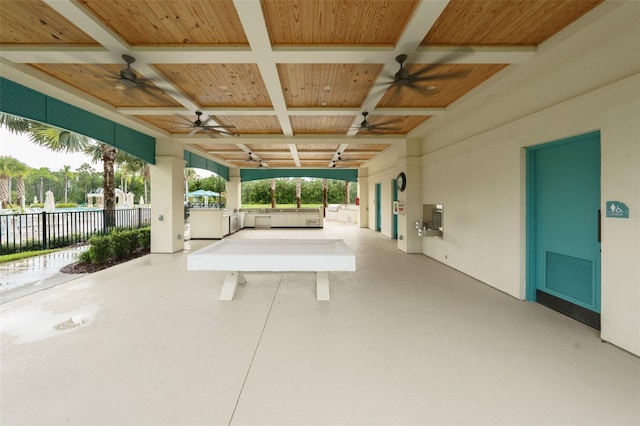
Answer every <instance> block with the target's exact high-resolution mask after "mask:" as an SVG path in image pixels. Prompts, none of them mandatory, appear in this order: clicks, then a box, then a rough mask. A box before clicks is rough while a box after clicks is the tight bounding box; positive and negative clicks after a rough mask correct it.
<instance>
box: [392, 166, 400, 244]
mask: <svg viewBox="0 0 640 426" xmlns="http://www.w3.org/2000/svg"><path fill="white" fill-rule="evenodd" d="M391 200H392V201H398V186H397V185H396V180H395V179H393V180H391ZM392 216H393V226H392V227H391V238H392V239H394V240H397V239H398V215H397V214H393V215H392Z"/></svg>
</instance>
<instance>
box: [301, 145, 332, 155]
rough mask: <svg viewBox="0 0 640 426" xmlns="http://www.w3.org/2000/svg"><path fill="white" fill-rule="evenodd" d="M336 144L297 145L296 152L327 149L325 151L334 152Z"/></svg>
mask: <svg viewBox="0 0 640 426" xmlns="http://www.w3.org/2000/svg"><path fill="white" fill-rule="evenodd" d="M338 146H339V145H338V144H330V143H327V144H305V145H297V146H296V147H297V150H298V152H300V153H302V152H305V151H327V152H335V151H336V149H338Z"/></svg>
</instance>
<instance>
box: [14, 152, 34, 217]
mask: <svg viewBox="0 0 640 426" xmlns="http://www.w3.org/2000/svg"><path fill="white" fill-rule="evenodd" d="M16 162H17V163H16V168H15V177H16V179H17V181H18V185H17V188H16V192H17V196H18V200H17V203H18V204H20V208H22V209H24V207H25V199H24V198H25V195H26V193H27V191H26V188H25V186H24V178H25V176H27V175H28V174H29V173H30V171H31V169H30V168H29V166H27V165H26V164H24V163H23V162H21V161H18V160H16Z"/></svg>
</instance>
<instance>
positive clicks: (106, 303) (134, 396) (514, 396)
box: [0, 221, 640, 425]
mask: <svg viewBox="0 0 640 426" xmlns="http://www.w3.org/2000/svg"><path fill="white" fill-rule="evenodd" d="M227 238H228V240H229V241H232V240H250V239H256V240H258V239H265V238H268V239H272V238H282V239H302V240H310V239H329V240H332V239H342V240H344V242H345V244H346V245H347V246H348V247H349V248H350V249H351V250H352V251H353V254H354V255H355V257H356V261H357V269H356V271H345V272H341V271H338V272H329V280H330V283H331V301H328V302H318V301H317V300H316V298H315V285H314V282H315V274H314V273H312V272H287V273H280V272H253V273H252V274H251V277H250V279H247V282H246V284H244V285H242V286H238V288H237V292H236V294H235V297H234V299H233V302H220V301H218V297H219V295H220V291H221V289H222V287H223V283H224V280H225V275H226V272H224V271H189V270H188V268H187V259H188V256H189V255H190V254H191V253H194V252H196V251H197V250H199V249H201V248H204V247H206V246H207V245H209V244H211V242H210V241H202V240H191V241H187V242H186V243H185V244H186V247H185V250H184V251H179V252H176V253H174V254H151V255H147V256H144V257H141V258H138V259H135V260H132V261H129V262H127V263H124V264H121V265H118V266H115V267H112V268H109V269H106V270H103V271H100V272H96V273H93V274H89V275H84V276H81V277H78V278H76V279H73V280H72V281H69V282H67V283H65V284H61V285H58V286H56V287H53V288H50V289H48V290H44V291H40V292H38V293H35V294H31V295H29V296H25V297H22V298H20V299H18V300H14V301H11V302H8V303H5V304H3V305H1V306H0V319H1V322H0V323H1V345H2V346H1V353H2V370H1V377H0V412H1V414H0V416H1V417H0V423H1V424H3V425H16V424H47V425H53V424H55V425H60V424H66V425H89V424H97V423H100V424H112V425H123V424H130V425H133V424H135V425H152V424H171V425H178V424H183V425H195V424H198V425H264V424H278V425H302V424H304V425H327V424H353V425H355V424H358V425H364V424H368V425H373V424H385V425H389V424H420V425H427V424H438V425H449V424H549V425H551V424H610V425H616V424H619V425H622V424H625V425H630V424H637V423H638V420H639V419H640V417H639V415H640V412H639V408H638V400H639V398H640V389H639V388H638V383H640V360H639V359H638V358H637V357H636V356H634V355H631V354H629V353H628V352H625V351H623V350H621V349H619V348H617V347H615V346H613V345H611V344H607V343H605V342H602V341H601V340H600V335H599V333H598V332H597V331H596V330H594V329H592V328H590V327H588V326H586V325H584V324H581V323H579V322H577V321H575V320H573V319H570V318H568V317H565V316H563V315H562V314H559V313H557V312H555V311H552V310H550V309H548V308H546V307H544V306H542V305H540V304H536V303H528V302H524V301H520V300H517V299H515V298H513V297H511V296H508V295H506V294H504V293H502V292H500V291H498V290H495V289H493V288H491V287H489V286H487V285H485V284H483V283H481V282H479V281H477V280H475V279H473V278H471V277H469V276H468V275H465V274H463V273H460V272H458V271H456V270H454V269H451V268H449V267H448V266H447V265H445V264H443V263H440V262H437V261H435V260H433V259H430V258H429V257H427V256H423V255H419V254H416V255H407V254H405V253H403V252H401V251H399V250H398V249H397V246H396V241H394V240H391V239H388V238H386V237H384V236H382V235H381V234H380V233H376V232H374V231H372V230H369V229H362V228H359V227H357V226H353V225H349V224H343V223H339V222H335V221H332V222H328V223H327V224H326V226H325V227H324V228H314V229H295V230H292V229H243V230H242V231H240V232H237V233H235V234H233V235H231V236H229V237H227ZM389 265H393V267H390V266H389ZM25 318H29V321H25Z"/></svg>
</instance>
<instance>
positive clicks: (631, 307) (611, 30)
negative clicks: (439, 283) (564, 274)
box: [422, 2, 640, 354]
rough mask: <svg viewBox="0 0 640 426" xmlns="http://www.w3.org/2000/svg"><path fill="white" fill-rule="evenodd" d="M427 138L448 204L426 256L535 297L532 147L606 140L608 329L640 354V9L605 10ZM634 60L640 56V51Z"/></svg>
mask: <svg viewBox="0 0 640 426" xmlns="http://www.w3.org/2000/svg"><path fill="white" fill-rule="evenodd" d="M594 12H595V13H592V14H589V15H587V16H586V17H585V18H584V20H583V21H578V23H576V24H574V25H573V26H571V27H570V28H568V29H567V30H566V31H564V32H562V33H560V34H559V35H558V36H556V37H554V38H552V39H550V40H549V41H548V42H547V43H545V44H543V45H542V46H540V48H539V52H538V53H537V54H536V55H535V56H534V57H533V58H532V59H531V60H530V61H528V62H527V63H524V64H521V65H516V66H511V67H509V68H507V69H506V70H505V71H503V72H502V73H500V74H499V75H498V76H497V77H496V78H495V79H493V80H492V81H490V82H489V83H488V84H486V85H484V86H482V87H480V88H478V89H477V90H476V91H474V92H473V93H472V94H470V95H468V96H467V97H465V98H464V99H463V102H462V103H460V104H459V105H457V104H454V105H452V106H451V107H450V108H449V109H448V111H447V114H445V115H444V116H443V117H438V118H437V119H433V121H431V120H430V122H428V123H427V125H426V126H425V129H422V130H423V131H424V132H425V137H424V139H423V147H422V149H423V152H424V153H426V155H424V156H423V158H422V201H423V202H424V203H439V204H444V212H445V213H444V223H445V225H444V227H445V238H444V240H436V239H424V241H423V253H425V254H427V255H429V256H432V257H434V258H435V259H438V260H440V261H442V262H444V263H446V264H448V265H451V266H452V267H454V268H456V269H458V270H460V271H462V272H464V273H466V274H469V275H471V276H473V277H476V278H478V279H479V280H481V281H483V282H485V283H487V284H489V285H491V286H493V287H495V288H497V289H499V290H501V291H504V292H506V293H508V294H511V295H513V296H515V297H518V298H524V297H525V284H526V283H525V268H526V259H525V244H526V238H525V237H526V235H525V224H526V223H525V207H526V202H525V201H526V200H525V196H526V191H525V172H526V168H525V162H524V158H525V153H524V151H525V150H524V149H523V147H526V146H532V145H536V144H540V143H545V142H549V141H553V140H557V139H561V138H565V137H568V136H573V135H577V134H581V133H586V132H589V131H593V130H598V129H599V130H600V131H601V156H602V157H601V159H602V179H601V192H602V202H601V205H602V208H603V209H604V204H605V201H606V200H620V201H624V202H626V203H627V205H628V206H629V207H630V209H631V218H630V219H628V220H621V219H607V218H604V219H603V225H602V233H603V237H602V280H601V282H602V292H601V294H602V332H601V336H602V338H603V340H607V341H610V342H611V343H613V344H616V345H618V346H620V347H622V348H624V349H626V350H629V351H631V352H633V353H635V354H640V266H638V265H639V264H640V261H639V260H640V74H639V72H640V55H638V54H637V52H639V51H640V25H638V22H640V3H639V2H606V3H605V4H604V5H602V6H601V7H600V8H596V10H595V11H594ZM632 52H635V53H632Z"/></svg>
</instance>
